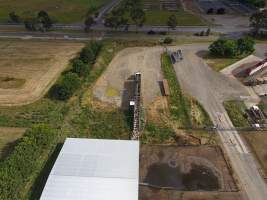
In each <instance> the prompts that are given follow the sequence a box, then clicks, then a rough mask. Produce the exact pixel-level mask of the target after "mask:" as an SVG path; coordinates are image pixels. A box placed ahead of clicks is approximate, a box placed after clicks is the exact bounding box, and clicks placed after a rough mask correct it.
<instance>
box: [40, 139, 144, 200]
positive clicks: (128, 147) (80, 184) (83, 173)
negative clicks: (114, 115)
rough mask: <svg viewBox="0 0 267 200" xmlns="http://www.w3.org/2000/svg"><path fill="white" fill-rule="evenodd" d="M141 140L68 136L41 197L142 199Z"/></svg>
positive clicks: (61, 199)
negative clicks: (139, 187) (140, 182)
mask: <svg viewBox="0 0 267 200" xmlns="http://www.w3.org/2000/svg"><path fill="white" fill-rule="evenodd" d="M138 177H139V142H138V141H127V140H98V139H73V138H67V139H66V141H65V143H64V145H63V147H62V149H61V151H60V153H59V155H58V158H57V160H56V162H55V164H54V167H53V169H52V171H51V173H50V175H49V177H48V180H47V183H46V185H45V188H44V190H43V193H42V196H41V198H40V199H41V200H111V199H116V200H125V199H127V200H138Z"/></svg>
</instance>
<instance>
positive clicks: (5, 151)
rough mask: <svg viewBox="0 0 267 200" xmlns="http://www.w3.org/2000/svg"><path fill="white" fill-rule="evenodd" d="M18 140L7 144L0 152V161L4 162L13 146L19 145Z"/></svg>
mask: <svg viewBox="0 0 267 200" xmlns="http://www.w3.org/2000/svg"><path fill="white" fill-rule="evenodd" d="M19 141H20V139H17V140H15V141H13V142H9V143H7V144H6V145H5V146H4V148H3V149H2V152H1V157H0V161H2V160H5V159H6V158H7V157H8V156H9V155H10V154H11V153H12V152H13V150H14V148H15V146H16V145H17V144H18V143H19Z"/></svg>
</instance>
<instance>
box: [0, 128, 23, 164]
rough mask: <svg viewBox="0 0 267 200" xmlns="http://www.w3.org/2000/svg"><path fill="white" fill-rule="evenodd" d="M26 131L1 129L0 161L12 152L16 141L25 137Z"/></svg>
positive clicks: (21, 129)
mask: <svg viewBox="0 0 267 200" xmlns="http://www.w3.org/2000/svg"><path fill="white" fill-rule="evenodd" d="M25 131H26V129H25V128H11V127H0V160H1V159H3V158H5V157H6V156H7V155H8V154H9V153H10V151H12V149H13V147H14V146H15V145H16V141H17V140H18V139H19V138H21V137H22V136H23V134H24V132H25Z"/></svg>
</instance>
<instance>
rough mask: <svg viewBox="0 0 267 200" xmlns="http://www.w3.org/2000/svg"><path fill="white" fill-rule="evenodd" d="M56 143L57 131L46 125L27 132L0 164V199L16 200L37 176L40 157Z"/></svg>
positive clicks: (40, 163)
mask: <svg viewBox="0 0 267 200" xmlns="http://www.w3.org/2000/svg"><path fill="white" fill-rule="evenodd" d="M56 142H57V131H56V130H54V129H52V128H51V127H49V126H47V125H38V126H35V127H33V128H32V129H30V130H28V131H27V132H26V133H25V135H24V136H23V138H22V139H21V141H20V142H19V144H18V145H17V146H16V147H15V149H14V151H13V152H12V153H11V155H10V156H9V157H8V158H7V159H6V160H4V161H2V162H1V163H0V199H1V200H17V199H21V197H22V196H23V194H22V191H23V190H24V189H25V187H26V186H27V183H29V182H30V181H31V179H33V178H34V177H33V176H34V174H39V170H40V168H41V167H40V165H43V163H42V157H43V156H44V155H46V154H47V151H50V150H51V147H52V146H53V145H55V144H56Z"/></svg>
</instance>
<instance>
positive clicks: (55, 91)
mask: <svg viewBox="0 0 267 200" xmlns="http://www.w3.org/2000/svg"><path fill="white" fill-rule="evenodd" d="M101 47H102V45H101V44H100V43H99V42H91V43H89V44H88V45H87V46H86V47H84V48H83V50H82V51H81V52H80V55H79V57H78V58H76V59H74V60H73V62H72V68H71V70H70V71H67V72H65V73H63V76H62V77H61V79H60V80H59V81H58V83H56V84H55V85H54V86H53V87H52V88H51V89H50V91H49V96H50V97H51V98H53V99H57V100H67V99H69V98H70V97H71V96H72V95H73V94H74V93H75V92H76V91H77V90H78V89H79V88H80V86H81V81H83V80H84V79H85V78H86V77H87V76H89V74H90V70H91V68H92V65H93V64H94V63H95V60H96V58H97V55H98V53H99V51H100V50H101Z"/></svg>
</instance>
